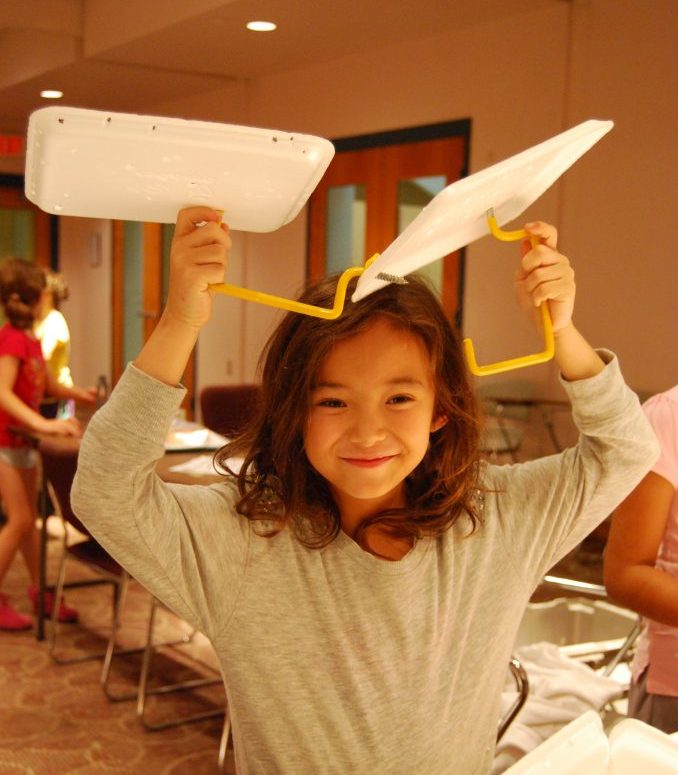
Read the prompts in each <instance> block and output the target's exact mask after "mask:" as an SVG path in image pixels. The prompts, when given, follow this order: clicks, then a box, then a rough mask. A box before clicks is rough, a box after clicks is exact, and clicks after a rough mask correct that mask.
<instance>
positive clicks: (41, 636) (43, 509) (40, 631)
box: [35, 483, 48, 640]
mask: <svg viewBox="0 0 678 775" xmlns="http://www.w3.org/2000/svg"><path fill="white" fill-rule="evenodd" d="M47 511H48V507H47V490H46V488H45V486H44V483H43V485H42V487H41V488H40V516H41V517H42V520H41V523H40V560H39V563H40V565H39V568H38V610H37V613H36V616H37V623H36V628H35V637H36V638H37V639H38V640H45V590H46V587H47Z"/></svg>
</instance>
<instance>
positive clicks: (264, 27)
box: [247, 22, 278, 32]
mask: <svg viewBox="0 0 678 775" xmlns="http://www.w3.org/2000/svg"><path fill="white" fill-rule="evenodd" d="M277 27H278V25H277V24H276V23H275V22H247V29H248V30H253V31H254V32H272V31H273V30H275V29H276V28H277Z"/></svg>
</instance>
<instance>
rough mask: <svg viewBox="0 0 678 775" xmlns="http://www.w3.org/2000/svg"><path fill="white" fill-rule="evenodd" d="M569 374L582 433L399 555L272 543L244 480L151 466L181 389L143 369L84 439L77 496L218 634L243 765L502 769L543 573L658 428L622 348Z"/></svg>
mask: <svg viewBox="0 0 678 775" xmlns="http://www.w3.org/2000/svg"><path fill="white" fill-rule="evenodd" d="M601 355H602V356H603V357H604V358H605V359H606V360H607V361H608V363H607V365H606V367H605V369H604V370H603V372H602V373H600V374H599V375H597V376H595V377H593V378H591V379H587V380H581V381H578V382H572V383H565V382H564V383H563V385H564V388H565V391H566V392H567V394H568V395H569V397H570V399H571V401H572V404H573V416H574V420H575V422H576V424H577V426H578V428H579V431H580V438H579V442H578V444H577V445H576V446H575V447H573V448H571V449H568V450H566V451H564V452H563V453H561V454H558V455H553V456H550V457H546V458H541V459H538V460H534V461H530V462H527V463H520V464H516V465H510V466H493V465H486V466H485V467H484V470H483V483H484V485H485V488H486V491H485V494H484V497H483V510H482V515H483V523H482V526H481V527H480V528H479V529H478V530H477V531H476V532H475V533H474V534H473V535H471V536H470V537H469V536H468V535H467V534H468V522H466V521H465V520H461V521H460V522H458V523H457V524H456V525H455V526H453V527H452V528H451V529H450V530H448V531H447V532H446V533H445V534H444V535H442V536H440V537H438V538H435V539H422V540H419V541H417V542H416V544H415V546H414V547H413V549H412V550H411V551H410V552H409V553H408V554H407V555H406V556H405V557H404V558H403V559H401V560H400V561H396V562H389V561H386V560H382V559H379V558H377V557H375V556H373V555H371V554H369V553H367V552H365V551H363V550H362V549H360V548H359V547H358V545H357V544H356V543H355V542H354V541H353V540H351V539H350V538H349V537H348V536H347V535H345V534H344V533H340V534H339V536H338V537H337V538H336V539H335V540H334V541H333V542H332V543H331V544H330V545H329V546H327V547H325V548H324V549H321V550H317V549H308V548H306V547H304V546H303V545H301V544H300V543H299V542H298V541H296V540H295V539H294V537H293V536H292V535H291V533H290V531H289V530H283V531H282V532H281V533H280V534H278V535H277V536H275V537H273V538H265V537H261V536H258V535H257V534H256V533H255V532H254V530H253V528H252V525H251V523H250V522H249V521H248V520H247V519H246V518H244V517H242V516H240V515H239V514H237V512H236V510H235V506H234V504H235V502H236V500H237V495H236V492H235V489H234V487H233V485H232V484H231V483H229V482H228V481H226V480H225V481H224V482H223V483H219V484H215V485H212V486H200V485H173V484H167V483H165V482H163V481H161V480H160V479H159V478H158V476H157V475H156V474H155V471H154V467H155V463H156V461H157V460H158V459H159V458H160V457H162V455H163V453H164V448H163V441H164V438H165V434H166V432H167V430H168V427H169V425H170V422H171V420H172V417H173V416H174V413H175V411H176V409H177V408H178V406H179V404H180V402H181V400H182V397H183V395H184V390H183V389H182V388H175V387H170V386H168V385H165V384H162V383H160V382H157V381H156V380H154V379H152V378H151V377H149V376H147V375H146V374H144V373H143V372H141V371H139V370H137V369H135V368H134V367H133V366H129V367H128V369H127V371H126V372H125V374H124V375H123V377H122V379H121V380H120V383H119V385H118V386H117V388H116V389H115V391H114V392H113V394H112V396H111V398H110V400H109V401H108V403H107V404H106V405H105V406H104V407H102V409H100V410H99V411H98V412H97V414H96V415H95V416H94V418H93V419H92V421H91V423H90V425H89V427H88V429H87V432H86V434H85V436H84V438H83V441H82V448H81V452H80V460H79V466H78V473H77V477H76V481H75V484H74V487H73V492H72V500H73V506H74V509H75V511H76V513H77V514H78V516H79V517H80V519H81V520H82V521H83V522H84V523H85V524H86V525H87V527H88V528H89V529H90V530H91V532H92V534H93V535H94V536H95V537H96V538H97V540H98V541H100V542H101V544H103V546H104V547H106V549H107V550H108V551H109V552H110V553H111V554H112V555H113V557H115V558H116V559H117V560H118V561H119V562H120V563H121V564H122V565H123V566H124V567H125V568H127V570H128V571H129V572H130V573H131V574H132V575H133V576H134V577H135V578H136V579H137V580H138V581H139V582H141V583H142V584H143V585H144V586H145V587H146V588H148V589H149V590H150V591H151V592H152V593H153V594H154V595H156V596H157V597H158V598H159V599H160V600H162V601H163V602H164V603H166V604H167V605H168V606H169V607H170V608H171V609H173V610H174V611H175V612H176V613H177V614H178V615H179V616H181V617H182V618H184V619H186V620H187V621H188V622H190V623H191V624H192V625H195V626H196V627H197V628H198V629H199V630H201V631H202V632H203V633H205V634H206V635H207V636H208V637H209V639H210V640H211V642H212V644H213V646H214V648H215V650H216V653H217V654H218V657H219V661H220V664H221V667H222V671H223V676H224V681H225V684H226V690H227V698H228V703H229V708H230V713H231V717H232V723H233V740H234V747H235V758H236V763H237V768H238V772H239V773H241V775H249V774H250V773H257V775H258V774H259V773H285V775H306V774H308V775H311V774H312V775H318V774H319V773H336V774H337V775H339V774H341V775H346V774H347V773H361V774H362V773H364V774H365V775H382V774H386V773H392V774H394V775H395V774H396V773H397V775H405V773H407V775H442V774H443V773H455V774H462V775H466V774H467V773H469V774H470V773H487V772H488V771H489V770H490V767H491V763H492V758H493V752H494V741H495V736H496V730H497V722H498V714H499V698H500V693H501V689H502V686H503V684H504V680H505V677H506V675H507V668H508V661H509V658H510V655H511V649H512V645H513V642H514V639H515V635H516V630H517V628H518V625H519V623H520V620H521V616H522V613H523V611H524V608H525V606H526V604H527V602H528V600H529V598H530V595H531V594H532V592H533V590H534V589H535V588H536V586H538V584H539V582H540V580H541V579H542V577H543V576H544V574H545V573H546V572H547V570H548V569H549V568H550V567H551V566H552V565H554V564H555V563H556V562H557V561H558V560H559V559H560V558H562V557H563V556H564V555H565V554H566V553H567V552H568V551H570V550H571V549H572V548H574V547H575V546H576V545H577V544H578V543H579V542H580V541H581V540H582V539H583V538H584V537H585V536H586V535H587V534H588V533H589V532H590V531H591V530H592V529H593V528H594V527H595V526H596V525H597V524H598V523H600V522H601V521H602V520H603V519H604V518H605V517H606V516H607V515H608V514H610V513H611V511H612V510H613V509H614V507H615V506H616V505H617V504H618V503H619V502H620V501H621V500H622V499H623V498H624V497H625V496H626V494H627V493H628V492H629V491H630V490H631V489H632V488H633V487H634V486H635V485H636V484H637V483H638V481H639V480H640V479H641V478H642V477H643V475H644V474H645V473H646V472H647V471H648V470H649V469H650V467H651V466H652V465H653V464H654V462H655V460H656V459H657V456H658V454H659V448H658V445H657V441H656V438H655V436H654V434H653V432H652V430H651V428H650V426H649V424H648V422H647V420H646V419H645V417H644V415H643V413H642V412H641V410H640V408H639V405H638V401H637V399H636V397H635V395H634V394H633V393H632V391H630V390H629V389H628V388H627V387H626V385H625V384H624V382H623V380H622V377H621V375H620V372H619V368H618V364H617V361H616V359H615V358H614V357H613V356H612V355H611V354H609V353H605V352H602V353H601Z"/></svg>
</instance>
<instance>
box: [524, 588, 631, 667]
mask: <svg viewBox="0 0 678 775" xmlns="http://www.w3.org/2000/svg"><path fill="white" fill-rule="evenodd" d="M636 619H637V617H636V614H634V613H633V612H632V611H628V610H627V609H625V608H619V607H618V606H615V605H612V604H611V603H607V602H605V601H604V600H589V599H587V598H583V597H570V598H556V599H554V600H548V601H546V602H543V603H530V604H529V605H528V607H527V610H526V611H525V614H524V616H523V619H522V621H521V623H520V628H519V629H518V635H517V637H516V641H515V645H514V650H515V649H516V648H519V647H520V646H527V645H529V644H532V643H540V642H542V641H547V642H549V643H555V644H556V646H558V647H559V648H560V650H561V651H562V652H563V653H564V654H567V655H568V656H571V657H574V658H581V659H593V658H595V656H596V655H602V654H606V653H609V652H614V651H617V650H619V649H620V648H621V646H622V644H623V643H624V641H625V639H626V637H627V636H628V634H629V633H630V632H631V630H632V629H633V627H634V625H635V623H636Z"/></svg>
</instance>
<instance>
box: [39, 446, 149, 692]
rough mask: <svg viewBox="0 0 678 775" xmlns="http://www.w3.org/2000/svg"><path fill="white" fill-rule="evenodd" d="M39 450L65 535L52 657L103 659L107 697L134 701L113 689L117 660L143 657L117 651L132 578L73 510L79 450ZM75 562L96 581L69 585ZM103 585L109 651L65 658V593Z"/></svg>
mask: <svg viewBox="0 0 678 775" xmlns="http://www.w3.org/2000/svg"><path fill="white" fill-rule="evenodd" d="M38 450H39V452H40V457H41V460H42V472H43V479H44V486H45V487H46V489H47V493H48V494H49V497H50V499H51V501H52V504H53V506H54V508H55V510H56V512H57V515H58V516H60V517H61V519H62V522H63V526H64V531H63V539H62V552H61V557H60V560H59V570H58V575H57V584H56V588H55V592H54V602H53V605H52V619H51V629H50V634H49V653H50V655H51V657H52V659H53V660H54V661H55V662H57V663H58V664H73V663H76V662H86V661H90V660H93V659H101V658H102V657H103V665H102V671H101V678H100V680H101V686H102V689H103V691H104V693H105V694H106V696H107V697H108V698H109V699H110V700H113V701H119V700H126V699H133V698H134V697H135V696H136V693H125V694H122V695H120V694H115V693H113V692H111V690H110V688H109V677H110V672H111V663H112V660H113V657H114V656H122V655H126V654H132V653H139V652H141V651H142V649H140V648H136V649H116V636H117V634H118V630H119V627H120V612H121V608H122V605H123V602H124V598H125V593H126V591H127V586H128V584H129V581H130V576H129V574H128V573H127V571H125V569H124V568H122V567H121V566H120V565H119V564H118V563H117V562H116V561H115V560H114V559H113V558H112V557H111V556H110V554H108V552H107V551H106V550H105V549H104V548H103V547H102V546H101V544H99V542H98V541H96V540H95V539H94V538H93V537H92V535H91V534H90V532H89V531H88V530H87V528H86V527H85V525H83V523H82V522H81V521H80V520H79V519H78V518H77V517H76V515H75V514H74V512H73V509H72V508H71V500H70V492H71V485H72V483H73V477H74V476H75V471H76V468H77V464H78V450H77V447H74V446H73V445H64V444H63V443H60V440H59V439H51V438H49V437H47V438H44V439H42V440H41V441H40V442H39V445H38ZM67 525H70V526H71V527H73V528H75V530H77V531H78V532H79V533H80V534H82V535H83V536H84V538H83V540H80V541H75V542H71V540H70V539H69V531H68V529H67ZM67 559H72V560H75V561H77V562H79V563H81V564H83V565H85V566H86V567H87V568H89V569H91V570H93V571H94V572H95V573H96V577H95V578H91V579H84V580H78V581H70V582H66V581H65V575H66V560H67ZM101 584H110V585H111V586H112V587H113V601H112V610H111V632H110V635H109V638H108V643H107V646H106V649H105V650H104V651H103V652H96V653H91V654H86V655H82V656H78V657H69V658H66V657H63V656H60V654H59V653H58V652H57V635H58V631H59V625H58V621H57V614H58V610H59V606H60V604H61V601H62V599H63V593H64V589H74V588H80V587H91V586H97V585H101Z"/></svg>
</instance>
